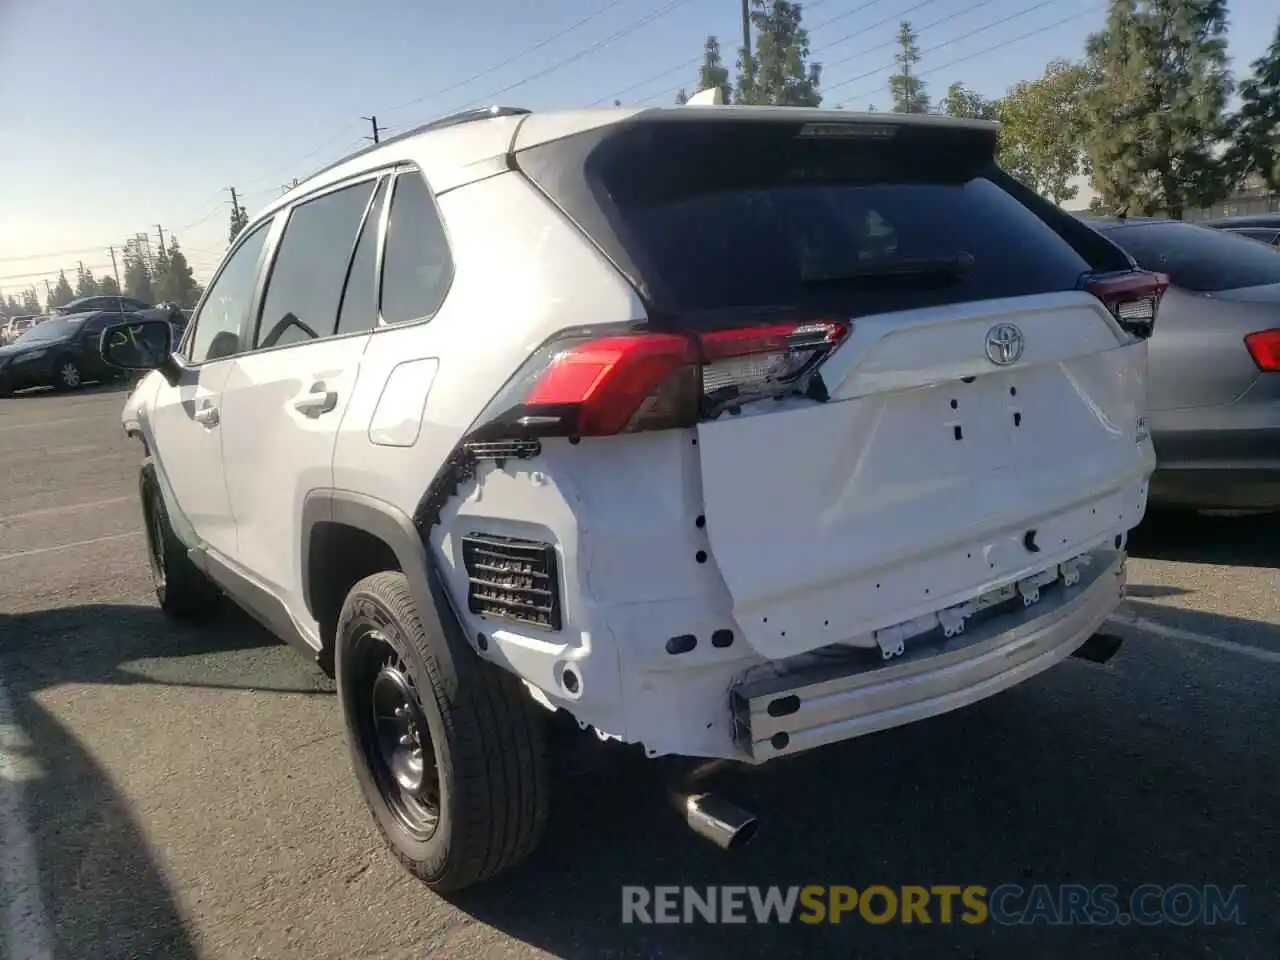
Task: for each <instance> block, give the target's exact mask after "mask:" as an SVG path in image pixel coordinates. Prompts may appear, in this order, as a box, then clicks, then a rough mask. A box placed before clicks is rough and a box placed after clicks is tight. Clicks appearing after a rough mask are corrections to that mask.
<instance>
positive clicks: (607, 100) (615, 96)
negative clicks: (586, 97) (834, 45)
mask: <svg viewBox="0 0 1280 960" xmlns="http://www.w3.org/2000/svg"><path fill="white" fill-rule="evenodd" d="M826 2H827V0H814V2H813V3H808V4H805V5H804V9H805V10H812V9H813V8H814V7H817V6H821V5H822V4H823V3H826ZM881 2H882V0H871V2H870V3H864V4H863V5H862V6H860V7H854V8H853V9H852V10H849V11H847V12H845V13H842V14H840V15H839V16H835V17H830V18H828V19H826V20H823V21H822V22H821V23H817V24H814V25H813V26H812V27H806V28H805V29H806V30H808V31H809V32H810V33H812V32H813V31H814V30H816V29H818V28H819V27H824V26H826V25H827V24H829V23H834V22H835V21H836V20H839V19H841V18H843V17H846V16H849V15H850V14H854V13H857V12H859V11H860V10H865V9H866V8H867V7H870V6H872V5H874V4H876V3H881ZM931 2H932V0H931ZM701 62H702V54H698V56H696V57H693V58H691V59H689V60H685V61H684V62H683V63H677V64H676V65H675V66H674V67H668V68H667V69H666V70H663V71H661V72H659V73H655V74H654V75H653V76H651V77H648V78H646V79H644V80H641V81H639V82H638V83H633V84H631V86H629V87H623V88H622V89H621V90H619V91H617V92H616V93H611V94H609V95H608V96H607V97H601V98H600V99H599V100H593V101H592V102H591V103H589V104H587V106H589V107H598V106H600V105H601V104H605V105H608V104H611V103H613V101H614V100H619V99H621V98H622V97H624V96H626V95H627V94H628V93H630V92H631V91H633V90H639V89H640V88H641V87H647V86H648V85H649V84H651V83H653V82H654V81H655V80H661V79H663V78H664V77H669V76H670V75H671V74H673V73H675V72H676V71H677V70H688V69H690V68H691V67H695V66H697V65H698V64H699V63H701ZM664 92H666V91H664ZM655 96H658V94H652V95H650V96H649V97H646V98H645V99H646V100H651V99H653V97H655ZM641 102H643V101H641Z"/></svg>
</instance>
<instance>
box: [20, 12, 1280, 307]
mask: <svg viewBox="0 0 1280 960" xmlns="http://www.w3.org/2000/svg"><path fill="white" fill-rule="evenodd" d="M802 7H803V10H804V19H805V24H806V25H807V26H808V28H809V31H810V43H811V46H812V48H813V59H814V60H815V61H816V62H818V63H821V64H823V66H824V74H823V82H822V92H823V94H824V102H825V103H826V104H828V105H834V104H836V103H843V104H844V105H845V106H846V107H848V108H851V109H865V108H866V106H867V105H868V104H870V103H875V104H876V105H877V106H879V107H881V108H884V107H886V106H887V101H888V97H887V91H886V88H885V84H886V83H887V78H888V74H889V72H890V69H891V64H892V57H893V37H894V33H895V30H896V25H897V22H898V21H899V20H900V19H903V18H906V19H909V20H911V21H912V23H913V25H914V26H915V27H916V28H917V30H918V31H919V33H920V46H921V48H922V51H923V53H924V60H923V62H922V63H921V66H920V69H921V72H922V73H923V74H924V76H925V79H926V80H927V81H928V83H929V89H930V93H931V94H932V95H933V96H934V97H935V98H936V97H939V96H941V94H942V93H943V92H944V90H945V88H946V86H947V85H948V84H949V83H951V82H952V81H954V80H961V81H963V82H965V83H966V84H967V85H969V86H971V87H973V88H975V89H977V90H978V91H979V92H980V93H983V94H985V95H987V96H997V95H999V94H1001V93H1003V92H1004V90H1005V89H1006V88H1007V87H1008V86H1009V85H1010V84H1012V83H1014V82H1015V81H1018V80H1022V79H1032V78H1034V77H1036V76H1039V74H1040V73H1041V72H1042V70H1043V68H1044V65H1045V63H1046V61H1048V60H1050V59H1052V58H1054V57H1077V56H1079V54H1080V52H1081V50H1082V45H1083V42H1084V38H1085V36H1086V34H1088V33H1089V32H1091V31H1093V30H1096V29H1098V28H1099V27H1100V26H1101V25H1102V22H1103V17H1104V10H1105V7H1106V4H1105V3H1104V2H1102V0H986V2H979V0H871V2H868V0H810V2H808V3H804V4H803V5H802ZM738 10H739V0H613V2H610V0H540V2H533V0H462V2H458V3H453V2H441V3H432V2H424V0H311V2H304V0H260V2H256V3H255V2H250V0H217V2H215V0H114V2H110V0H109V2H106V3H91V2H89V0H78V2H75V3H68V2H65V0H0V131H3V132H2V133H0V138H2V139H0V185H2V188H0V291H3V292H4V293H6V294H7V293H18V292H19V291H20V290H21V289H22V288H23V287H26V286H32V285H34V286H36V288H37V290H38V291H39V293H40V297H41V301H42V302H43V300H44V280H45V278H46V277H50V278H52V277H53V276H56V272H57V270H58V268H60V267H65V268H67V269H68V274H69V276H70V275H72V274H74V271H75V267H76V262H77V260H83V262H84V264H85V266H87V267H90V268H91V269H93V270H94V272H95V273H101V272H103V269H104V267H105V268H107V269H108V270H109V268H110V257H109V255H108V252H107V247H108V246H109V245H111V244H115V245H116V246H117V247H119V246H120V245H121V244H123V242H124V241H125V239H126V238H127V237H130V236H132V235H134V234H136V233H139V232H144V231H145V232H148V233H150V234H151V236H152V243H153V244H154V243H155V234H156V225H157V224H160V225H162V226H163V227H164V228H165V231H166V234H167V233H168V232H170V231H172V232H176V233H177V235H178V238H179V240H180V242H181V244H182V246H183V248H184V249H185V250H186V251H187V254H188V257H189V258H190V260H191V262H192V265H193V267H194V268H195V270H196V276H197V278H198V279H200V280H202V281H204V280H207V279H208V274H209V272H210V271H211V270H212V269H213V268H214V267H215V266H216V264H217V262H218V259H219V258H220V256H221V255H222V253H223V252H224V250H225V248H226V237H227V223H228V217H229V212H230V207H229V194H228V193H227V190H226V188H227V187H230V186H234V187H236V189H237V190H238V191H240V194H241V196H242V200H243V202H244V204H245V206H246V208H247V209H248V210H249V212H250V214H252V213H254V212H255V211H256V210H257V209H259V208H260V207H261V206H262V205H263V204H264V203H266V202H267V201H268V200H270V199H271V198H272V197H273V196H279V194H280V185H281V184H283V183H285V182H286V181H288V180H290V179H292V178H293V177H305V176H306V175H308V174H309V173H311V172H313V171H314V170H316V169H318V168H319V167H320V166H322V165H324V164H325V163H328V162H330V161H332V160H335V159H337V158H339V157H341V156H342V155H344V154H345V153H348V152H350V151H352V150H354V149H356V148H358V147H360V146H362V145H363V141H361V140H360V137H361V136H362V135H365V134H368V133H369V124H368V123H367V122H366V121H363V120H361V119H360V118H361V116H362V115H364V116H368V115H370V114H376V115H377V117H378V122H379V123H380V124H381V125H383V126H385V127H387V128H389V130H388V131H387V134H389V133H394V132H397V131H398V130H402V129H405V128H407V127H410V126H413V125H415V124H418V123H422V122H425V121H427V120H430V119H432V118H434V117H437V116H440V115H442V114H445V113H448V112H451V111H454V110H458V109H461V108H464V107H468V106H475V105H480V104H483V103H491V102H501V103H505V104H514V105H519V106H525V107H530V108H533V109H549V108H557V107H575V106H585V105H588V104H591V103H593V102H595V101H602V102H604V103H612V102H613V99H615V98H617V99H620V100H622V101H623V103H627V104H633V103H647V104H669V103H671V102H672V100H673V98H674V96H675V92H676V89H677V88H678V87H680V86H682V85H683V86H686V87H689V88H690V89H692V86H693V81H694V79H695V77H696V69H697V60H698V56H699V52H700V49H701V45H702V41H703V38H704V37H705V36H706V35H707V34H709V33H710V34H715V35H716V36H718V37H719V38H720V41H721V44H722V47H723V48H724V50H725V53H726V59H732V58H733V57H734V56H735V55H736V49H737V46H738V44H739V43H740V36H741V29H740V26H739V20H738ZM1278 15H1280V8H1277V5H1276V0H1231V3H1230V16H1231V33H1230V46H1231V55H1232V60H1233V67H1234V69H1235V71H1236V73H1237V75H1239V74H1242V73H1243V72H1244V71H1245V69H1246V68H1247V65H1248V63H1249V62H1250V61H1251V60H1253V59H1255V58H1256V57H1258V56H1259V55H1260V54H1261V53H1262V51H1263V50H1264V49H1265V47H1266V45H1267V44H1268V42H1269V41H1270V39H1271V36H1272V35H1273V33H1274V30H1275V26H1276V20H1277V16H1278ZM588 17H589V18H590V19H589V20H587V22H585V23H581V24H580V25H577V24H579V22H580V21H582V20H584V19H585V18H588ZM1068 18H1071V19H1068ZM1064 20H1065V21H1066V22H1061V21H1064ZM940 21H945V22H940ZM575 25H577V26H575ZM570 28H573V29H570ZM970 34H972V35H971V36H969V35H970ZM595 45H598V46H595ZM593 46H594V49H588V48H591V47H593ZM535 47H536V49H531V48H535ZM521 54H523V55H521ZM517 56H518V57H519V59H514V60H513V58H516V57H517ZM507 61H512V62H510V63H507ZM956 61H960V62H956ZM482 71H484V72H485V73H484V75H483V76H481V77H479V78H477V79H474V80H470V82H467V81H468V80H469V79H470V78H472V77H473V76H474V75H476V74H479V73H481V72H482ZM526 81H527V82H526ZM508 88H509V89H508ZM384 135H386V134H384Z"/></svg>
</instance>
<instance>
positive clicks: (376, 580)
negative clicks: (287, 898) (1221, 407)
mask: <svg viewBox="0 0 1280 960" xmlns="http://www.w3.org/2000/svg"><path fill="white" fill-rule="evenodd" d="M997 132H998V128H997V127H996V126H995V125H994V124H989V123H984V122H980V121H957V120H951V119H948V118H942V117H936V116H918V117H917V116H898V115H890V114H879V113H877V114H865V115H864V114H851V113H846V112H843V111H822V110H805V109H797V108H780V109H774V108H756V107H736V106H735V107H728V106H713V107H697V106H692V107H682V108H675V109H652V110H641V109H614V110H599V111H580V112H568V113H548V114H530V113H529V112H528V111H524V110H516V109H510V108H507V109H502V108H495V109H493V110H490V111H481V112H477V113H473V114H465V115H461V116H457V117H452V118H449V119H447V120H444V121H441V122H438V123H436V124H432V125H428V127H426V128H423V129H420V130H415V131H413V132H411V133H409V134H406V135H403V136H400V137H397V138H395V139H392V140H387V141H386V142H384V143H382V144H380V145H377V146H375V147H372V148H370V149H369V150H367V151H363V152H361V153H358V154H356V155H354V156H352V157H350V158H348V159H346V160H344V161H342V162H340V163H338V164H335V165H334V166H332V167H329V168H327V169H325V170H324V171H322V172H320V173H318V174H316V175H315V176H313V177H312V178H310V179H309V180H307V181H305V182H304V183H302V184H300V185H299V186H298V187H296V188H295V189H293V190H291V191H290V192H289V193H288V194H286V195H285V196H284V197H282V198H281V199H279V200H278V201H277V202H276V203H275V204H274V205H273V206H271V207H269V208H268V209H267V210H265V211H264V212H263V213H261V214H260V215H259V216H258V217H257V219H256V220H254V221H252V222H251V223H250V224H249V225H248V226H247V227H246V228H245V229H244V230H243V232H242V233H241V234H240V235H239V236H238V237H237V238H236V241H235V243H234V244H233V246H232V248H231V249H230V251H229V252H228V254H227V256H226V258H225V260H224V261H223V263H222V264H221V266H220V268H219V269H218V271H217V273H216V274H215V276H214V277H213V280H212V282H211V283H210V285H209V288H208V291H207V293H206V294H205V296H204V297H203V300H202V302H201V303H200V305H199V306H198V307H197V309H196V311H195V313H194V315H193V316H192V318H191V322H190V325H189V327H188V330H187V333H186V335H185V336H184V338H183V340H182V343H181V346H180V348H179V349H178V351H177V353H176V354H173V355H169V354H168V346H169V339H168V338H169V332H168V327H167V326H166V325H164V324H160V323H154V322H141V323H134V324H122V325H118V326H116V327H114V328H112V329H109V330H108V331H107V332H106V334H105V335H104V338H103V349H104V351H105V353H106V355H107V356H108V358H109V359H111V360H112V361H113V362H115V363H117V364H119V365H121V366H125V367H131V368H154V369H155V370H156V371H157V372H155V373H153V374H151V375H149V376H147V377H146V378H145V379H144V380H143V382H142V383H141V384H140V385H139V387H138V389H137V390H136V392H135V393H134V394H133V395H132V396H131V397H130V399H129V401H128V403H127V404H126V407H125V410H124V415H123V422H124V426H125V429H126V431H127V432H129V433H130V434H131V435H134V436H137V437H138V438H139V439H140V440H141V441H142V446H143V453H144V460H143V466H142V471H141V480H140V485H141V495H142V499H143V508H144V512H145V516H146V518H147V530H148V534H149V545H150V551H151V553H150V555H151V559H152V568H153V572H154V575H155V581H156V593H157V597H158V598H159V601H160V604H161V606H162V608H163V609H165V610H166V611H168V612H170V613H172V614H174V615H197V614H199V613H201V612H203V611H205V610H207V609H209V607H210V606H211V605H212V604H213V603H214V602H215V601H216V599H217V596H218V593H219V591H222V592H225V593H226V594H227V595H229V596H230V597H232V598H233V599H234V600H235V601H236V602H237V603H238V604H240V605H241V606H243V607H244V608H245V609H246V610H248V611H250V612H251V613H252V614H254V615H255V616H256V617H258V619H260V620H261V621H262V622H263V623H264V624H266V625H268V627H269V628H270V629H272V630H273V631H274V632H275V633H276V634H278V635H279V636H281V637H283V638H285V639H287V640H290V641H292V642H293V643H295V644H297V645H298V646H299V647H300V648H301V649H303V650H305V651H307V653H308V654H309V655H310V656H313V657H316V658H317V659H318V660H319V662H320V663H321V664H322V665H323V666H325V667H326V668H327V669H329V670H331V671H332V672H333V673H334V674H335V676H336V678H337V686H338V692H339V701H340V703H341V707H342V711H343V715H344V718H345V722H346V728H347V733H348V742H349V745H350V749H351V756H352V760H353V765H354V768H355V772H356V775H357V778H358V780H359V782H360V784H361V787H362V789H363V791H364V795H365V798H366V800H367V802H368V804H369V806H370V809H371V810H372V812H373V815H374V817H375V820H376V822H377V824H378V826H379V828H380V829H381V830H382V833H383V835H384V836H385V838H386V839H387V841H388V843H389V845H390V847H391V849H392V850H393V851H394V852H395V853H396V855H397V856H398V857H399V858H400V860H401V862H402V863H404V864H405V866H406V867H408V868H409V869H410V870H411V871H413V872H414V873H415V874H416V875H418V876H419V877H421V878H423V879H424V880H425V881H426V882H427V883H428V884H430V885H431V886H432V887H434V888H436V889H456V888H458V887H462V886H466V885H468V884H472V883H475V882H477V881H480V880H483V879H484V878H486V877H489V876H491V875H493V874H494V873H496V872H497V871H499V870H501V869H503V868H505V867H507V866H509V865H511V864H512V863H515V862H516V861H518V860H520V859H521V858H522V857H523V856H525V855H526V854H527V853H528V852H529V851H530V850H532V849H533V847H534V846H535V845H536V843H537V841H538V839H539V837H540V835H541V833H542V828H543V825H544V823H545V821H546V816H547V811H548V804H549V796H550V795H549V787H548V777H549V772H548V762H547V751H548V728H549V725H550V724H551V723H552V721H553V720H554V718H556V717H560V718H564V719H566V720H567V721H568V723H567V724H566V725H565V726H566V727H567V728H568V729H570V730H577V729H578V727H579V726H581V728H582V729H583V730H587V731H590V733H591V734H592V735H594V737H595V738H598V739H599V740H602V741H622V742H625V743H629V744H632V745H634V748H635V749H637V750H640V751H642V752H643V753H644V754H645V755H646V756H648V757H651V758H654V759H657V758H660V757H662V758H666V759H665V760H664V761H663V762H664V763H666V764H669V765H670V766H671V767H672V768H673V769H676V770H683V769H684V768H685V766H686V761H704V760H710V761H720V762H730V763H732V762H740V763H745V764H760V763H764V762H767V761H769V760H772V759H773V758H775V757H782V756H788V755H792V754H795V753H798V752H800V751H804V750H808V749H812V748H815V747H819V746H822V745H824V744H829V743H834V742H837V741H840V740H844V739H847V738H849V737H853V736H859V735H862V734H867V733H872V732H874V731H876V730H882V729H885V728H886V727H891V726H894V725H897V724H902V723H908V722H911V721H914V720H918V719H921V718H924V717H928V716H932V715H935V714H938V713H942V712H945V711H948V710H952V709H955V708H957V707H959V706H962V705H963V704H966V703H970V702H973V701H974V700H976V699H979V698H981V697H984V696H988V695H990V694H991V693H994V692H996V691H997V690H1001V689H1004V688H1006V687H1008V686H1010V685H1012V684H1015V683H1018V682H1020V681H1022V680H1023V679H1025V678H1027V677H1030V676H1033V675H1035V674H1036V673H1038V672H1039V671H1041V670H1044V669H1047V668H1048V667H1050V666H1052V665H1053V664H1055V663H1058V662H1059V661H1061V660H1062V659H1063V658H1065V657H1066V656H1068V655H1070V654H1072V653H1073V652H1075V651H1077V650H1079V649H1081V647H1082V646H1083V645H1084V644H1085V642H1086V641H1087V640H1088V638H1089V637H1090V635H1091V634H1092V632H1093V631H1094V629H1095V628H1096V627H1097V626H1098V625H1099V624H1101V623H1102V621H1103V620H1104V619H1105V618H1106V617H1107V616H1108V615H1109V614H1110V613H1111V611H1112V610H1113V609H1114V608H1115V607H1116V605H1117V604H1118V603H1119V601H1120V596H1121V591H1122V589H1123V585H1124V576H1125V555H1124V544H1125V537H1126V534H1127V532H1128V530H1129V529H1130V528H1132V527H1133V526H1135V525H1136V524H1137V523H1138V521H1139V520H1140V519H1141V517H1142V515H1143V511H1144V510H1145V504H1146V484H1147V478H1148V476H1149V474H1150V472H1151V470H1152V467H1153V466H1154V462H1155V459H1154V454H1153V451H1152V446H1151V441H1150V438H1149V437H1148V436H1147V434H1146V430H1145V428H1144V423H1143V402H1144V396H1143V377H1144V372H1145V367H1146V349H1147V346H1146V338H1147V337H1148V336H1149V335H1150V333H1151V330H1152V327H1153V324H1154V323H1155V320H1156V311H1157V306H1158V303H1159V300H1160V297H1161V295H1162V293H1163V290H1164V287H1165V280H1164V278H1162V277H1160V276H1157V275H1154V274H1150V273H1144V272H1142V271H1139V270H1137V269H1136V268H1135V267H1134V264H1133V262H1132V261H1131V260H1130V259H1129V258H1128V257H1127V256H1126V255H1125V254H1124V253H1123V252H1122V251H1120V249H1119V248H1117V247H1116V246H1115V245H1114V244H1112V243H1111V242H1110V241H1108V240H1106V239H1105V238H1103V237H1102V236H1101V235H1100V234H1098V233H1096V232H1095V231H1093V230H1090V229H1089V228H1088V227H1086V226H1085V225H1083V224H1081V223H1080V222H1079V221H1077V220H1075V219H1074V218H1072V217H1070V216H1067V215H1065V214H1063V213H1061V211H1059V210H1058V209H1057V208H1056V207H1054V206H1053V205H1052V204H1049V203H1047V202H1046V201H1044V200H1042V199H1041V198H1039V197H1037V196H1036V195H1035V194H1033V193H1030V192H1029V191H1027V190H1026V189H1025V188H1024V187H1022V186H1020V185H1019V184H1018V183H1017V182H1015V181H1013V180H1012V179H1011V178H1010V177H1008V176H1007V175H1006V174H1004V173H1003V172H1002V171H1001V170H1000V169H999V168H998V167H997V166H996V165H995V164H994V162H993V156H994V150H995V146H996V137H997ZM680 808H681V809H682V811H684V813H685V815H686V817H687V818H688V819H689V822H690V823H691V824H692V825H693V826H694V827H695V828H696V829H697V830H698V831H699V832H701V833H702V834H704V835H705V836H707V837H709V838H711V839H712V840H714V841H715V842H717V843H719V844H721V845H722V846H726V847H730V846H734V845H736V844H737V843H739V842H741V841H742V840H744V839H746V838H747V837H748V836H750V834H751V833H752V832H753V829H754V820H753V818H752V817H751V816H750V815H749V814H747V813H746V812H745V811H742V810H740V809H739V808H737V807H735V806H733V805H731V804H728V803H727V802H723V801H718V802H717V801H715V799H714V798H713V797H711V796H710V795H709V794H708V793H707V791H706V790H705V789H701V790H699V791H697V792H695V793H694V794H690V795H684V797H683V800H682V801H681V802H680Z"/></svg>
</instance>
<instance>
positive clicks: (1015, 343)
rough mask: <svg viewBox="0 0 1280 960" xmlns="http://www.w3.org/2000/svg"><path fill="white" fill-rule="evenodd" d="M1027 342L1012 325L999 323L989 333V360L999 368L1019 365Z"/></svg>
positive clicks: (1020, 332)
mask: <svg viewBox="0 0 1280 960" xmlns="http://www.w3.org/2000/svg"><path fill="white" fill-rule="evenodd" d="M1025 345H1026V341H1024V340H1023V338H1022V331H1021V330H1019V329H1018V328H1017V327H1015V326H1014V325H1013V324H1012V323H998V324H996V325H995V326H994V327H992V328H991V329H990V330H988V331H987V359H988V360H990V361H991V362H992V363H994V364H995V365H996V366H997V367H1007V366H1009V364H1011V363H1017V362H1018V359H1019V358H1020V357H1021V356H1022V348H1023V347H1024V346H1025Z"/></svg>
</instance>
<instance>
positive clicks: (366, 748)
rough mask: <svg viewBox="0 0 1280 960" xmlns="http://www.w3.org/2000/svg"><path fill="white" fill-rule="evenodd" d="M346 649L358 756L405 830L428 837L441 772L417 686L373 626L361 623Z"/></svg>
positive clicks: (434, 817)
mask: <svg viewBox="0 0 1280 960" xmlns="http://www.w3.org/2000/svg"><path fill="white" fill-rule="evenodd" d="M350 649H351V653H350V657H349V664H350V668H351V670H352V673H353V681H354V686H353V689H352V699H353V707H354V716H353V718H352V719H353V721H354V724H355V727H356V738H357V743H358V748H359V750H360V753H361V758H362V760H363V762H364V764H365V765H366V766H367V767H368V768H369V770H370V772H371V773H372V774H373V778H374V781H375V782H376V783H377V787H378V791H379V793H380V794H381V796H382V801H383V802H384V803H385V804H386V805H387V807H388V809H389V810H391V811H392V812H393V813H394V814H395V816H396V818H397V819H398V820H399V821H400V823H401V825H402V826H403V827H404V828H405V830H406V831H408V832H409V833H410V834H411V835H413V836H414V837H416V838H418V839H419V840H428V839H430V838H431V836H432V835H433V834H434V833H435V831H436V827H437V826H439V823H440V776H439V772H438V771H439V765H438V762H437V759H436V751H435V747H434V745H433V743H432V739H431V731H430V729H429V727H428V725H427V718H426V716H425V714H424V713H423V711H422V705H421V703H420V701H419V697H418V691H417V690H416V689H415V687H414V684H413V679H412V678H411V677H410V676H409V670H408V667H406V666H405V663H404V660H403V659H402V658H401V657H400V655H399V654H398V653H396V651H395V648H394V647H392V646H391V645H390V644H389V643H388V642H387V638H386V636H385V635H383V634H382V633H381V632H379V631H378V630H374V629H372V628H368V627H366V628H364V629H361V630H360V631H359V632H358V633H357V634H356V635H355V636H354V637H352V639H351V647H350Z"/></svg>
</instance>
